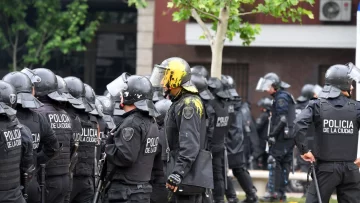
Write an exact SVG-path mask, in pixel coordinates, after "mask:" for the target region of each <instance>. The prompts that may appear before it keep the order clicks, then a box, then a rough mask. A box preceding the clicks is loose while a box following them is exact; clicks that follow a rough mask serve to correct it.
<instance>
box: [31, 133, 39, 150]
mask: <svg viewBox="0 0 360 203" xmlns="http://www.w3.org/2000/svg"><path fill="white" fill-rule="evenodd" d="M32 138H33V149H37V148H39V143H40V134H39V133H32Z"/></svg>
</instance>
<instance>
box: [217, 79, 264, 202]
mask: <svg viewBox="0 0 360 203" xmlns="http://www.w3.org/2000/svg"><path fill="white" fill-rule="evenodd" d="M223 79H224V80H226V83H225V81H224V84H226V87H227V91H228V92H229V93H230V95H231V98H230V101H229V108H228V112H229V123H230V127H229V131H228V134H227V137H226V147H227V152H228V160H229V168H231V169H232V171H233V174H234V176H235V177H236V179H237V181H238V182H239V184H240V186H241V187H242V188H243V190H244V192H245V194H246V198H245V200H243V201H242V202H244V203H253V202H257V201H258V197H257V195H256V188H255V187H254V185H253V183H252V180H251V177H250V174H249V172H248V170H247V168H246V165H247V163H248V161H247V159H246V157H245V147H244V144H245V142H244V140H245V138H244V136H245V134H244V131H245V125H244V123H245V122H244V114H243V112H242V102H241V98H240V96H239V94H238V93H237V91H236V89H235V87H236V84H235V81H234V80H233V78H232V77H231V76H226V77H224V78H223ZM225 194H226V198H227V199H228V202H229V203H233V202H238V201H239V200H238V199H237V197H236V192H235V189H234V186H233V184H232V180H231V178H230V177H228V181H227V190H226V191H225Z"/></svg>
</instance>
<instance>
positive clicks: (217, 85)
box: [209, 77, 231, 99]
mask: <svg viewBox="0 0 360 203" xmlns="http://www.w3.org/2000/svg"><path fill="white" fill-rule="evenodd" d="M209 90H210V91H211V93H212V94H213V95H216V96H218V97H220V98H223V99H229V98H231V96H230V95H229V93H228V91H226V90H225V88H224V85H223V84H222V82H221V80H220V79H219V78H215V77H211V78H210V79H209Z"/></svg>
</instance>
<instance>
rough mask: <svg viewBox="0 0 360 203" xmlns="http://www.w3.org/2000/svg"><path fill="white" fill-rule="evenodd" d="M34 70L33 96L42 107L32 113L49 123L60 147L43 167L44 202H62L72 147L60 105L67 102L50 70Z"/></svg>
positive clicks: (71, 139) (65, 192)
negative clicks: (36, 76) (55, 154)
mask: <svg viewBox="0 0 360 203" xmlns="http://www.w3.org/2000/svg"><path fill="white" fill-rule="evenodd" d="M33 71H34V73H35V74H36V75H38V76H39V77H40V79H41V81H40V82H37V83H35V96H36V97H37V98H38V99H39V101H41V102H42V103H43V104H44V105H43V106H41V107H39V108H37V109H35V111H36V112H38V113H40V114H42V115H43V116H45V117H46V119H47V120H48V122H50V125H51V128H52V129H53V130H54V131H55V135H56V137H57V139H58V141H59V144H60V145H62V150H61V152H60V154H59V156H57V157H55V158H54V159H52V160H51V161H50V162H48V163H47V164H46V190H47V194H46V202H53V203H57V202H60V203H61V202H64V198H65V195H66V194H67V191H68V186H69V165H70V157H71V153H72V150H74V146H75V143H74V139H73V130H72V124H71V118H70V117H69V115H68V114H67V113H66V112H65V111H64V110H63V109H62V108H61V104H60V103H59V102H65V101H67V99H66V98H64V97H63V96H62V95H61V94H60V93H59V92H58V82H57V78H56V76H55V74H54V73H53V72H52V71H50V70H49V69H45V68H37V69H34V70H33Z"/></svg>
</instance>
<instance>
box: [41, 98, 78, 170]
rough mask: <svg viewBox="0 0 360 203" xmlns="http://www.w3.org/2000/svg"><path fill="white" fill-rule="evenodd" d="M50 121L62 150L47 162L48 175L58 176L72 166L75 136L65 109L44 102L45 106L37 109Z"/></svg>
mask: <svg viewBox="0 0 360 203" xmlns="http://www.w3.org/2000/svg"><path fill="white" fill-rule="evenodd" d="M36 111H37V112H39V113H41V114H42V115H44V116H45V117H46V119H47V120H48V121H49V123H50V126H51V128H52V129H53V130H54V131H55V134H56V138H57V139H58V142H59V144H60V145H62V151H61V152H60V154H59V155H58V156H56V157H54V158H53V159H52V160H51V161H49V162H48V163H47V164H46V175H47V176H58V175H65V174H68V173H69V166H70V153H71V151H70V150H71V149H70V147H71V146H70V140H71V139H72V137H73V130H72V121H71V118H70V116H69V114H67V113H66V112H65V111H64V110H62V109H60V108H57V107H54V106H52V105H51V104H48V103H44V106H42V107H40V108H38V109H36Z"/></svg>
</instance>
